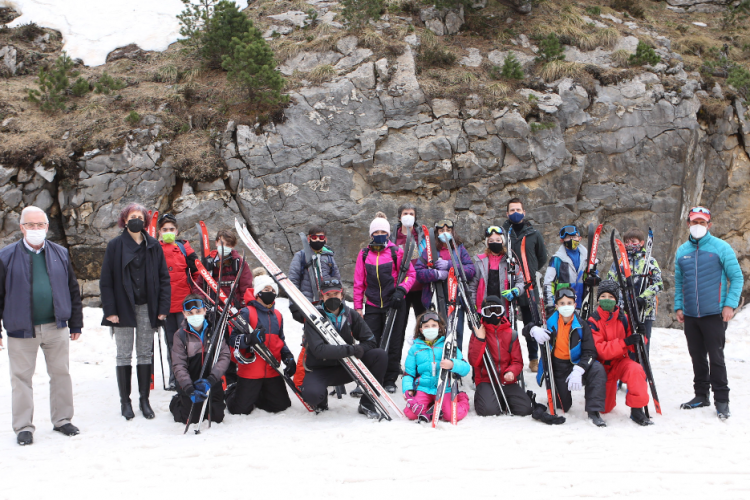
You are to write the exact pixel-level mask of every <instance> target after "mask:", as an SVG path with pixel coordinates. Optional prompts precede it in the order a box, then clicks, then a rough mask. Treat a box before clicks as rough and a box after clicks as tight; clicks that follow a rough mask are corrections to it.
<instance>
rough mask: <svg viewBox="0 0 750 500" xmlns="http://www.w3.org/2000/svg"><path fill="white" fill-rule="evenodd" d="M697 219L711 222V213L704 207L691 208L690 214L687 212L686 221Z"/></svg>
mask: <svg viewBox="0 0 750 500" xmlns="http://www.w3.org/2000/svg"><path fill="white" fill-rule="evenodd" d="M693 214H695V215H693ZM699 218H702V219H706V220H711V211H710V210H709V209H707V208H706V207H693V208H691V209H690V212H688V220H694V219H699Z"/></svg>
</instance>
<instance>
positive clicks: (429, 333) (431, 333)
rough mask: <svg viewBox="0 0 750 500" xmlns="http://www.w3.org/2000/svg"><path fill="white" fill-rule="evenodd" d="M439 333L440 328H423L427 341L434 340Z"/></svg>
mask: <svg viewBox="0 0 750 500" xmlns="http://www.w3.org/2000/svg"><path fill="white" fill-rule="evenodd" d="M439 334H440V328H424V329H423V330H422V335H424V338H425V340H426V341H427V342H432V341H433V340H435V339H436V338H437V336H438V335H439Z"/></svg>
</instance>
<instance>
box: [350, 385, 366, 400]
mask: <svg viewBox="0 0 750 500" xmlns="http://www.w3.org/2000/svg"><path fill="white" fill-rule="evenodd" d="M349 395H350V396H351V397H353V398H361V397H362V396H363V395H364V392H362V388H361V387H360V386H359V385H358V386H357V387H355V388H354V389H352V391H351V392H349Z"/></svg>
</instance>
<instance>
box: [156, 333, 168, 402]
mask: <svg viewBox="0 0 750 500" xmlns="http://www.w3.org/2000/svg"><path fill="white" fill-rule="evenodd" d="M161 330H162V329H161V327H159V328H157V329H156V336H157V337H158V339H159V364H160V365H161V382H162V385H163V386H164V390H165V391H166V390H167V379H166V378H165V377H164V354H162V352H161Z"/></svg>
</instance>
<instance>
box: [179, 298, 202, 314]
mask: <svg viewBox="0 0 750 500" xmlns="http://www.w3.org/2000/svg"><path fill="white" fill-rule="evenodd" d="M205 308H206V304H205V303H204V302H203V301H202V300H201V299H190V300H186V301H185V302H183V303H182V310H183V311H192V310H193V309H205Z"/></svg>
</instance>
